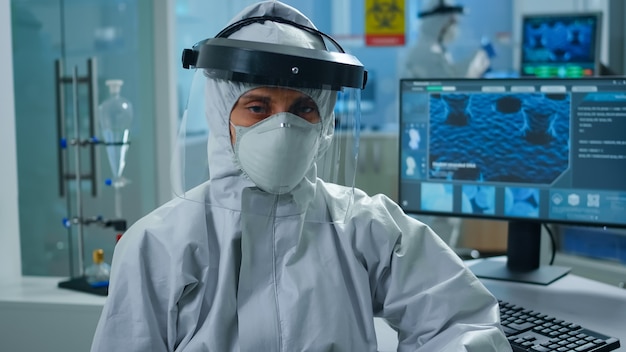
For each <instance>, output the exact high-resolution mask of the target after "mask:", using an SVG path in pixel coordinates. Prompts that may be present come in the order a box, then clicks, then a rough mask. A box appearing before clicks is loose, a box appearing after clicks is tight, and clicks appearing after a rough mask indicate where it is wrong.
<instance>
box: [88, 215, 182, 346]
mask: <svg viewBox="0 0 626 352" xmlns="http://www.w3.org/2000/svg"><path fill="white" fill-rule="evenodd" d="M168 254H169V253H168V251H167V248H166V246H164V244H163V243H161V242H159V241H158V240H156V239H154V238H151V237H150V236H149V234H148V233H147V231H145V229H144V228H142V227H140V226H138V225H135V226H133V227H131V228H130V229H129V230H128V231H127V232H126V233H125V234H124V236H123V237H122V239H121V240H120V241H119V242H118V244H117V245H116V248H115V253H114V255H113V259H112V268H111V280H110V284H109V295H108V297H107V299H106V302H105V305H104V308H103V311H102V314H101V316H100V320H99V322H98V326H97V328H96V333H95V335H94V339H93V343H92V346H91V351H92V352H105V351H106V352H109V351H151V352H159V351H168V350H171V346H168V342H167V341H169V340H168V331H171V329H170V327H168V325H169V324H171V323H168V322H169V321H171V319H170V318H168V314H171V312H168V311H170V309H169V306H170V303H169V302H170V301H171V299H170V297H171V294H170V292H171V290H172V288H171V286H172V280H171V278H170V270H168V266H169V261H168V260H169V259H170V256H169V255H168ZM151 258H152V260H150V259H151ZM154 258H158V260H154Z"/></svg>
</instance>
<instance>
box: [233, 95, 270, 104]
mask: <svg viewBox="0 0 626 352" xmlns="http://www.w3.org/2000/svg"><path fill="white" fill-rule="evenodd" d="M240 100H241V101H242V102H243V103H248V102H251V101H255V100H261V101H263V102H264V103H269V102H271V101H272V98H271V97H270V96H268V95H261V94H244V95H242V96H241V98H240Z"/></svg>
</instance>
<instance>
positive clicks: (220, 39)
mask: <svg viewBox="0 0 626 352" xmlns="http://www.w3.org/2000/svg"><path fill="white" fill-rule="evenodd" d="M326 47H331V48H332V49H333V50H327V49H326ZM182 61H183V67H185V68H190V69H194V70H195V72H194V77H193V80H192V85H191V89H190V93H189V98H188V101H187V107H186V110H185V112H184V114H183V117H182V119H181V121H180V128H179V133H178V138H177V143H176V144H177V146H176V150H175V153H174V154H175V155H174V157H173V165H172V180H173V189H174V191H175V193H176V195H177V196H178V197H180V198H183V199H186V200H189V201H193V202H197V203H202V204H204V205H208V206H211V207H219V208H224V209H228V210H230V211H235V212H248V213H250V212H252V213H254V214H255V215H260V216H267V217H276V216H280V215H281V211H284V212H285V213H284V214H283V215H295V214H304V213H306V221H313V222H342V221H343V220H344V218H345V216H346V214H347V213H348V211H349V206H350V204H351V199H352V193H353V188H354V179H355V172H356V160H357V156H358V147H359V131H360V92H361V90H362V89H363V88H364V86H365V82H366V77H367V75H366V72H365V70H364V68H363V65H362V64H361V63H360V62H359V61H358V60H357V59H356V58H355V57H353V56H352V55H349V54H347V53H345V52H344V51H343V49H342V48H341V46H339V44H337V43H336V42H335V41H334V40H333V39H332V38H330V37H328V36H327V35H325V34H323V33H321V32H319V31H317V30H316V29H313V28H310V27H307V26H303V25H301V24H298V23H295V22H292V21H290V20H285V19H283V18H282V17H268V16H261V17H252V18H247V19H244V20H242V21H239V22H236V23H234V24H233V25H231V26H229V27H227V28H226V29H224V30H223V31H222V32H220V33H219V34H218V35H217V36H216V37H215V38H211V39H207V40H204V41H201V42H199V43H197V44H196V45H194V47H193V48H192V49H185V50H184V52H183V58H182ZM203 123H204V125H202V124H203ZM320 180H321V181H322V182H326V183H335V184H338V185H342V186H345V187H337V188H336V194H334V196H335V197H337V198H339V199H341V200H342V201H341V206H339V207H334V208H333V209H330V211H329V209H318V208H320V204H317V203H316V201H315V199H317V198H319V196H320V193H319V192H316V188H317V185H318V184H319V182H320ZM259 202H260V203H259ZM250 204H256V205H255V206H250ZM259 204H263V206H258V205H259Z"/></svg>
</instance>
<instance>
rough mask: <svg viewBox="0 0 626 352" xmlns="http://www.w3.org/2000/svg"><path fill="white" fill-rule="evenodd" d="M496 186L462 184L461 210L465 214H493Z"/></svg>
mask: <svg viewBox="0 0 626 352" xmlns="http://www.w3.org/2000/svg"><path fill="white" fill-rule="evenodd" d="M495 203H496V188H495V187H493V186H482V185H464V186H463V193H462V203H461V207H462V209H461V211H462V212H463V213H466V214H491V215H493V214H495Z"/></svg>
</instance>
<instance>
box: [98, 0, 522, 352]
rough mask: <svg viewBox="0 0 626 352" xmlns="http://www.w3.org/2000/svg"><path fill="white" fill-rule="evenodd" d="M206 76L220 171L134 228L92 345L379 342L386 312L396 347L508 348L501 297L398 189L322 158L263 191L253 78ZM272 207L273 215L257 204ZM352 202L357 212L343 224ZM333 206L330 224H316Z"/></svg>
mask: <svg viewBox="0 0 626 352" xmlns="http://www.w3.org/2000/svg"><path fill="white" fill-rule="evenodd" d="M262 14H270V15H274V16H280V17H284V18H289V19H291V20H293V21H296V22H298V23H302V24H304V25H307V26H311V27H312V26H313V24H312V23H310V21H309V20H308V19H307V18H306V17H304V16H303V15H302V14H300V13H299V12H297V11H296V10H295V9H293V8H291V7H288V6H285V5H283V4H281V3H280V2H273V1H270V2H264V3H260V4H257V5H253V6H251V7H249V8H247V9H245V10H244V11H243V12H242V13H240V15H238V17H236V18H235V20H238V19H240V18H245V17H250V16H258V15H262ZM249 27H252V26H249ZM257 27H258V28H261V27H267V28H269V31H270V32H271V31H273V30H275V28H279V27H280V28H284V25H283V26H275V24H272V23H270V22H265V24H259V25H258V26H257ZM267 28H266V29H267ZM240 32H241V34H240V35H239V36H240V37H246V36H248V37H249V40H263V41H265V40H282V39H280V38H282V37H284V36H285V35H287V34H286V33H281V34H280V35H278V36H274V37H273V38H274V39H272V36H270V37H268V36H266V35H265V34H267V33H265V34H263V35H261V34H259V33H261V32H262V31H258V30H256V28H255V29H251V30H247V31H246V29H245V28H244V29H242V30H241V31H240ZM237 33H239V32H237ZM258 37H261V38H262V39H259V38H258ZM276 38H278V39H276ZM207 87H209V88H211V89H213V90H215V91H218V90H219V91H220V92H221V94H207V95H206V99H207V101H206V111H207V120H208V123H209V127H210V131H211V133H212V136H211V139H210V142H209V147H208V153H209V161H210V163H209V165H210V177H211V179H210V181H208V182H206V183H203V184H202V185H200V186H198V187H196V188H195V189H193V190H192V191H191V192H190V193H189V194H187V195H186V197H187V198H186V199H183V198H175V199H173V200H172V201H170V202H168V203H166V204H165V205H163V206H161V207H159V208H158V209H156V210H154V211H153V212H152V213H150V214H149V215H147V216H145V217H144V218H142V219H140V220H139V221H138V222H137V223H135V224H134V225H133V226H131V227H130V228H129V230H128V231H127V232H126V233H125V234H124V236H123V237H122V239H121V240H120V242H119V243H118V245H117V247H116V249H115V252H114V256H113V260H112V273H111V281H110V287H109V296H108V298H107V300H106V303H105V306H104V309H103V312H102V315H101V318H100V321H99V323H98V327H97V331H96V333H95V337H94V341H93V346H92V351H93V352H104V351H106V352H110V351H150V352H160V351H214V352H229V351H233V352H234V351H264V352H265V351H284V352H295V351H298V352H301V351H346V352H356V351H358V352H362V351H376V349H377V341H376V334H375V330H374V322H373V319H374V317H381V318H384V319H385V321H387V322H388V323H389V325H390V326H391V327H392V328H393V329H394V330H396V331H397V332H398V339H399V345H398V351H425V352H434V351H437V352H445V351H449V352H459V351H477V352H478V351H479V352H489V351H498V352H502V351H509V350H510V347H509V344H508V342H507V340H506V338H505V336H504V334H503V333H502V331H501V329H500V325H499V311H498V304H497V301H496V299H495V298H494V297H493V296H492V295H491V294H490V293H489V292H488V291H487V290H486V289H485V287H484V286H483V285H482V284H481V283H480V281H478V280H477V279H476V277H475V276H474V275H473V274H472V273H471V272H470V271H469V270H468V269H467V268H466V267H465V266H464V265H463V263H462V261H461V260H460V259H459V258H458V257H457V256H456V255H455V254H454V252H453V251H452V250H450V249H449V248H448V247H447V246H446V244H445V243H443V242H442V240H440V238H439V237H438V236H437V235H436V234H435V233H434V232H433V231H432V230H430V229H429V228H428V227H427V226H425V225H424V224H422V223H421V222H419V221H416V220H414V219H412V218H411V217H409V216H407V215H405V214H404V213H403V212H402V210H401V209H400V208H399V207H398V206H397V205H396V204H395V203H394V202H392V201H391V200H390V199H389V198H387V197H386V196H383V195H377V196H374V197H370V196H368V195H366V194H365V193H364V192H362V191H359V190H356V191H355V194H354V197H353V198H352V199H350V198H346V197H344V196H338V195H344V194H346V192H343V191H344V190H345V189H344V188H342V186H337V185H334V184H329V183H325V182H323V181H322V180H320V179H319V178H317V177H316V168H315V165H312V167H311V168H310V169H309V171H308V172H307V174H306V176H305V178H304V179H303V180H302V181H301V183H300V184H299V185H298V186H297V187H296V188H295V189H294V191H293V192H292V194H290V195H289V197H279V198H278V201H277V197H276V196H275V195H272V194H269V193H266V192H263V191H261V190H260V189H258V188H256V187H255V185H254V183H252V181H250V179H248V178H247V177H246V176H244V175H243V174H242V171H241V170H240V168H239V167H238V166H237V165H236V163H235V162H234V160H233V159H234V157H233V146H232V145H231V140H230V134H229V114H230V111H231V108H232V107H233V105H234V104H235V103H236V101H237V99H238V98H239V96H240V95H241V94H242V93H244V92H245V91H246V90H247V89H250V85H245V84H237V83H233V82H230V81H218V80H212V79H207ZM330 110H331V111H332V107H330ZM321 111H322V113H323V114H324V115H323V116H324V117H325V118H328V116H331V115H330V114H329V111H328V109H326V110H324V109H321ZM349 202H353V204H351V205H350V204H348V203H349ZM268 207H270V208H272V209H273V211H274V215H275V217H273V218H271V219H270V218H267V217H264V216H259V215H257V214H258V212H257V210H259V209H267V208H268ZM347 208H349V209H350V215H349V217H348V218H347V220H346V221H342V222H335V223H334V222H332V219H333V218H334V217H335V216H336V213H338V212H341V211H340V210H341V209H347ZM321 217H325V218H327V219H329V221H327V222H317V221H307V219H309V218H318V219H319V218H321Z"/></svg>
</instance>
